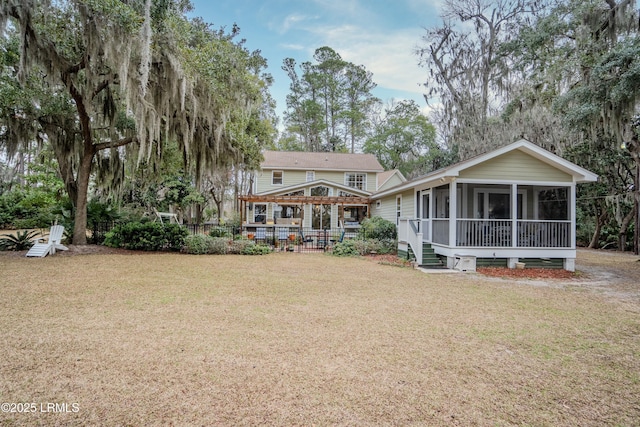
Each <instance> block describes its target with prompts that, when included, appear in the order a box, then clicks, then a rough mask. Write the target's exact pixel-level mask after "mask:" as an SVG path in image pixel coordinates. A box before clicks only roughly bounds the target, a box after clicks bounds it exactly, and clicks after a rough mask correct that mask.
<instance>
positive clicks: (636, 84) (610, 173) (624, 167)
mask: <svg viewBox="0 0 640 427" xmlns="http://www.w3.org/2000/svg"><path fill="white" fill-rule="evenodd" d="M634 3H635V2H633V1H631V0H620V1H618V0H587V1H582V0H580V1H577V0H563V1H556V2H554V3H552V4H551V5H550V7H549V8H546V9H543V10H542V11H541V14H540V16H539V18H538V19H537V20H536V21H535V23H534V25H533V26H531V27H523V28H522V29H521V30H520V33H519V37H518V38H517V39H514V41H513V42H512V43H511V44H510V45H508V46H506V47H508V50H509V51H510V52H511V53H512V54H513V55H514V56H515V58H516V59H517V61H518V63H519V64H520V66H519V67H518V68H516V69H514V71H517V72H519V73H520V74H521V76H522V78H523V79H526V80H527V81H529V82H531V90H530V91H529V92H528V94H527V96H528V97H529V98H530V99H532V100H533V101H534V102H538V103H548V104H550V106H551V108H553V112H554V113H555V114H556V115H558V116H559V117H561V118H562V122H563V125H564V126H565V127H567V128H569V129H571V130H572V131H574V132H575V134H577V135H578V137H576V138H574V140H573V141H574V144H575V142H576V141H577V142H579V143H581V144H584V145H585V148H584V149H583V150H578V151H579V152H582V153H583V154H584V155H583V156H582V157H580V158H577V159H576V161H577V162H578V163H579V164H581V165H583V166H587V167H588V166H592V167H595V169H594V170H595V171H596V172H597V173H599V174H600V175H601V179H602V180H603V181H604V182H606V183H607V184H608V195H607V196H606V197H608V198H611V197H626V194H625V193H627V192H628V191H630V190H631V191H634V193H635V206H634V205H633V204H632V205H627V207H626V210H625V212H616V213H615V214H614V215H610V218H612V219H615V218H618V226H619V235H620V244H619V247H620V248H621V249H623V247H624V244H623V243H624V242H623V241H624V239H623V237H624V236H625V235H626V232H627V227H628V226H629V225H630V223H631V220H630V218H632V217H633V215H634V214H635V215H636V218H637V204H638V201H640V193H639V191H638V188H639V184H640V183H639V182H638V173H637V171H638V170H639V169H640V144H638V136H637V132H636V130H635V125H634V117H635V116H636V115H637V114H638V111H639V107H640V38H639V37H638V32H639V22H638V12H637V11H636V10H634ZM621 147H624V148H623V151H624V152H620V150H621ZM616 152H619V153H618V155H616V154H615V153H616ZM605 153H608V154H607V157H609V158H610V157H613V158H616V159H618V160H617V161H615V162H603V163H602V162H601V163H599V162H597V161H596V158H597V157H600V156H603V155H604V154H605ZM634 169H635V171H634ZM611 177H615V179H611ZM590 200H595V199H590ZM592 203H594V204H595V203H597V202H595V201H593V202H592ZM616 206H622V207H623V208H624V205H621V204H616ZM589 210H590V211H592V212H594V214H595V212H597V211H598V209H595V208H593V209H589ZM636 222H637V220H636ZM637 228H638V227H635V232H636V237H635V241H636V242H637V240H638V237H637V233H638V231H637ZM635 246H636V250H637V243H636V244H635Z"/></svg>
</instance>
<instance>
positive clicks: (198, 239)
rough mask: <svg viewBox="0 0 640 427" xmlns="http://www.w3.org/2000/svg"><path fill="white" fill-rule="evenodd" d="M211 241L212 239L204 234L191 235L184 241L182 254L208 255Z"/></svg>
mask: <svg viewBox="0 0 640 427" xmlns="http://www.w3.org/2000/svg"><path fill="white" fill-rule="evenodd" d="M211 240H213V239H212V238H211V237H209V236H205V235H204V234H190V235H188V236H187V237H185V239H184V246H183V247H182V252H184V253H187V254H193V255H202V254H208V253H209V245H210V242H211Z"/></svg>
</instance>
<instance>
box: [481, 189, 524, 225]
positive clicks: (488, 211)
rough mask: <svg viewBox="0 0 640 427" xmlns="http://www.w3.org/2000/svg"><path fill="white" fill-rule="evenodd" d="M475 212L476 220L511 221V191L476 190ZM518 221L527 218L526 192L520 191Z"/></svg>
mask: <svg viewBox="0 0 640 427" xmlns="http://www.w3.org/2000/svg"><path fill="white" fill-rule="evenodd" d="M474 193H475V197H474V211H475V217H476V218H483V219H511V218H512V215H511V190H509V189H506V188H476V189H474ZM516 202H517V209H518V211H517V212H516V214H517V217H516V218H517V219H523V218H526V212H527V200H526V190H518V198H517V200H516Z"/></svg>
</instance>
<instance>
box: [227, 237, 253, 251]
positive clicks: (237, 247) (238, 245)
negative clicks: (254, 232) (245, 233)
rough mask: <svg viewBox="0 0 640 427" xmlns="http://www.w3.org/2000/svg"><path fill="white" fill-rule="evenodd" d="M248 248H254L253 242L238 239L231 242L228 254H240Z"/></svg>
mask: <svg viewBox="0 0 640 427" xmlns="http://www.w3.org/2000/svg"><path fill="white" fill-rule="evenodd" d="M248 246H255V243H254V242H253V240H248V239H246V238H243V237H241V238H238V239H236V240H234V241H233V242H231V246H230V247H229V253H230V254H236V255H238V254H241V253H242V252H243V251H244V250H245V248H246V247H248Z"/></svg>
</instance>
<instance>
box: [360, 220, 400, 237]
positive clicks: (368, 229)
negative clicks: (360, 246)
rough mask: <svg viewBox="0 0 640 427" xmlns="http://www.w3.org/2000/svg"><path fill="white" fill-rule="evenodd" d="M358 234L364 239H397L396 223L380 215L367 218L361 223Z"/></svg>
mask: <svg viewBox="0 0 640 427" xmlns="http://www.w3.org/2000/svg"><path fill="white" fill-rule="evenodd" d="M358 236H359V237H360V238H362V239H378V240H395V239H396V236H397V230H396V225H395V224H394V223H393V222H391V221H387V220H386V219H384V218H382V217H380V216H374V217H372V218H366V219H365V220H364V221H362V223H361V224H360V230H359V231H358Z"/></svg>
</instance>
